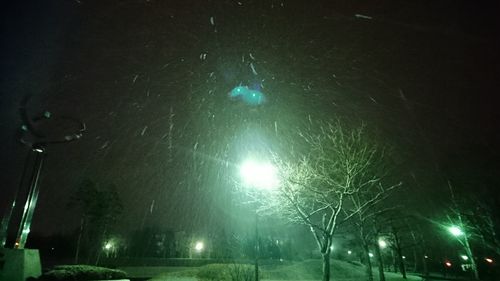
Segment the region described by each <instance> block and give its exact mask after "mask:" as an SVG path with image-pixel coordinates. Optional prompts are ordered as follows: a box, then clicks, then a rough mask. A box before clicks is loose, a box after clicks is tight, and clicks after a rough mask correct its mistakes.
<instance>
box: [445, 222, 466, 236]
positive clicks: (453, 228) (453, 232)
mask: <svg viewBox="0 0 500 281" xmlns="http://www.w3.org/2000/svg"><path fill="white" fill-rule="evenodd" d="M448 231H449V232H450V233H451V235H453V236H455V237H458V236H462V235H464V232H463V231H462V229H461V228H460V227H458V226H456V225H452V226H450V227H448Z"/></svg>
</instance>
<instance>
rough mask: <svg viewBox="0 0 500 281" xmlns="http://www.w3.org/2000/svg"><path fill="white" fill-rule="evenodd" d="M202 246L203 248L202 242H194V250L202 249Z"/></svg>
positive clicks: (199, 250)
mask: <svg viewBox="0 0 500 281" xmlns="http://www.w3.org/2000/svg"><path fill="white" fill-rule="evenodd" d="M204 248H205V245H203V242H201V241H198V242H196V244H195V245H194V250H195V251H196V252H198V253H200V252H201V251H203V249H204Z"/></svg>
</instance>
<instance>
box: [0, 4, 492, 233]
mask: <svg viewBox="0 0 500 281" xmlns="http://www.w3.org/2000/svg"><path fill="white" fill-rule="evenodd" d="M330 2H331V3H330ZM480 5H481V6H480ZM498 11H499V9H498V6H494V5H493V4H491V5H486V4H484V3H483V4H477V3H476V2H474V1H446V0H439V1H390V0H379V1H346V0H344V1H286V0H262V1H249V0H248V1H245V0H240V1H229V0H225V1H207V0H204V1H195V0H192V1H159V0H156V1H155V0H149V1H146V0H122V1H86V0H76V1H72V0H64V1H62V0H59V1H56V0H51V1H23V2H19V3H17V4H12V3H11V4H10V5H8V6H7V7H5V8H2V30H1V40H2V45H1V53H0V54H1V62H2V63H1V75H0V81H1V82H0V83H1V87H0V101H1V102H0V107H1V109H0V114H1V118H0V132H1V142H2V144H3V145H2V152H1V157H0V161H1V162H0V165H1V167H2V172H1V173H0V182H1V186H2V187H1V193H0V213H2V214H3V212H4V211H5V210H6V206H7V204H8V203H9V202H10V200H12V196H13V194H14V191H15V189H16V188H17V187H18V185H19V182H20V177H21V172H22V167H23V163H24V159H25V157H26V154H27V153H28V150H29V149H28V148H27V147H26V146H23V145H22V144H20V142H19V141H18V135H19V129H20V127H21V125H22V123H21V118H20V115H19V105H20V103H21V100H22V99H23V98H24V97H25V96H27V95H31V96H32V98H31V100H30V103H29V110H30V112H31V114H32V115H33V116H35V115H39V114H40V113H42V112H44V111H50V112H51V113H52V114H53V116H62V115H66V116H72V117H75V118H78V119H80V120H82V121H84V122H85V124H86V127H87V130H86V132H85V133H84V135H83V138H82V139H81V140H79V141H76V142H72V143H68V144H61V145H53V146H50V147H48V156H47V162H46V166H45V167H44V170H43V175H42V180H41V186H40V187H41V191H40V192H41V193H40V199H39V204H38V207H37V211H36V213H35V217H34V225H33V228H32V231H35V232H42V233H46V234H50V233H57V232H68V231H72V230H73V229H74V228H75V227H76V226H77V223H78V221H79V217H78V216H79V213H78V211H76V210H72V209H68V208H67V204H68V198H69V197H70V196H71V195H72V194H73V193H74V191H75V189H76V187H77V185H78V183H79V182H81V181H82V180H83V179H86V178H87V179H91V180H93V181H95V182H97V183H99V184H102V185H106V184H108V183H114V184H116V185H117V187H118V190H119V192H120V196H121V199H122V201H123V203H124V205H125V206H126V208H125V211H124V214H123V216H122V219H121V220H120V221H119V223H118V226H117V227H118V229H121V230H133V229H136V228H139V227H140V226H141V225H143V224H154V223H160V224H162V225H165V226H168V227H171V228H174V229H189V228H203V227H204V225H207V224H208V222H210V223H215V224H216V225H221V224H222V225H223V224H227V223H228V222H229V221H233V220H236V218H237V217H238V216H239V214H241V212H243V211H242V209H244V207H243V208H242V207H241V206H239V204H237V203H236V202H235V201H236V199H235V198H238V196H240V195H235V192H234V188H233V183H234V182H235V181H237V176H235V175H236V174H237V172H236V169H235V166H236V165H237V163H239V162H240V161H241V160H242V159H243V158H244V157H246V156H247V154H248V151H249V150H252V149H254V148H255V147H258V146H260V147H262V146H264V147H265V148H266V149H268V150H272V151H277V152H279V151H280V150H286V149H287V143H288V139H289V138H291V137H292V136H293V134H294V132H295V131H296V129H297V128H298V127H300V124H303V123H304V122H307V120H308V118H313V119H315V120H318V119H325V118H335V117H340V118H344V119H346V120H350V121H352V123H353V124H354V123H356V122H359V121H364V122H365V123H367V125H368V126H370V127H371V128H375V129H376V130H377V131H378V132H379V134H380V136H381V139H383V140H384V142H385V143H386V144H388V145H391V146H393V147H394V150H395V152H396V153H395V159H394V161H395V163H397V171H398V173H400V178H401V180H403V182H404V186H405V187H404V188H406V189H408V190H409V191H411V194H412V195H413V196H411V198H410V196H409V197H407V198H402V199H401V200H404V202H405V204H407V205H408V206H409V207H411V208H413V209H414V210H415V211H416V212H422V213H424V214H428V212H429V210H431V211H439V209H440V207H441V205H440V204H439V203H440V202H442V201H441V200H442V199H449V193H447V192H448V186H447V182H448V181H450V182H451V183H452V184H453V185H454V186H455V187H456V189H457V191H458V192H460V193H461V194H464V195H465V196H467V194H473V193H474V194H479V195H480V196H481V198H485V200H493V202H495V200H496V202H500V200H499V193H498V191H497V188H498V186H499V180H498V175H499V174H500V173H499V172H500V171H499V167H500V165H499V164H498V159H500V158H499V156H500V153H499V143H500V133H499V129H500V128H499V127H500V126H499V122H498V120H499V117H500V116H499V115H500V114H499V112H500V111H499V110H498V102H499V100H500V99H499V97H498V93H499V90H498V89H500V87H499V86H500V85H499V82H498V81H499V80H498V76H499V75H498V74H499V67H500V60H499V54H498V50H499V41H498V38H499V37H498V36H497V35H498V34H497V33H498V32H497V31H498V30H497V29H496V28H495V26H497V24H498V23H497V22H496V21H497V20H495V18H497V14H498ZM356 14H359V15H364V16H369V17H371V18H366V17H359V16H356ZM238 85H249V86H252V87H259V88H260V89H261V90H262V92H263V93H265V94H266V95H267V102H266V103H265V104H263V105H261V106H248V105H245V104H243V103H241V102H239V101H234V100H231V99H230V98H229V96H228V93H229V92H230V91H231V89H232V88H234V87H236V86H238ZM53 126H55V127H60V126H62V125H59V124H57V125H56V121H54V125H53ZM68 130H69V129H68ZM55 131H56V133H55V134H57V131H58V130H55ZM59 131H60V130H59ZM499 204H500V203H499ZM499 204H497V205H499Z"/></svg>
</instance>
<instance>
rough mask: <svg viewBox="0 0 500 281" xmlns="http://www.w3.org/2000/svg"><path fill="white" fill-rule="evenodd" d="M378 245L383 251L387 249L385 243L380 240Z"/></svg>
mask: <svg viewBox="0 0 500 281" xmlns="http://www.w3.org/2000/svg"><path fill="white" fill-rule="evenodd" d="M378 245H379V246H380V248H381V249H384V248H386V247H387V242H385V241H384V240H382V239H379V240H378Z"/></svg>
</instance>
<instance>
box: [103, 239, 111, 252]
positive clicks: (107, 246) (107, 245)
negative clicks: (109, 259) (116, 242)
mask: <svg viewBox="0 0 500 281" xmlns="http://www.w3.org/2000/svg"><path fill="white" fill-rule="evenodd" d="M103 248H104V250H106V251H109V250H111V249H112V248H113V242H111V241H108V242H106V243H105V244H104V247H103Z"/></svg>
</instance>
